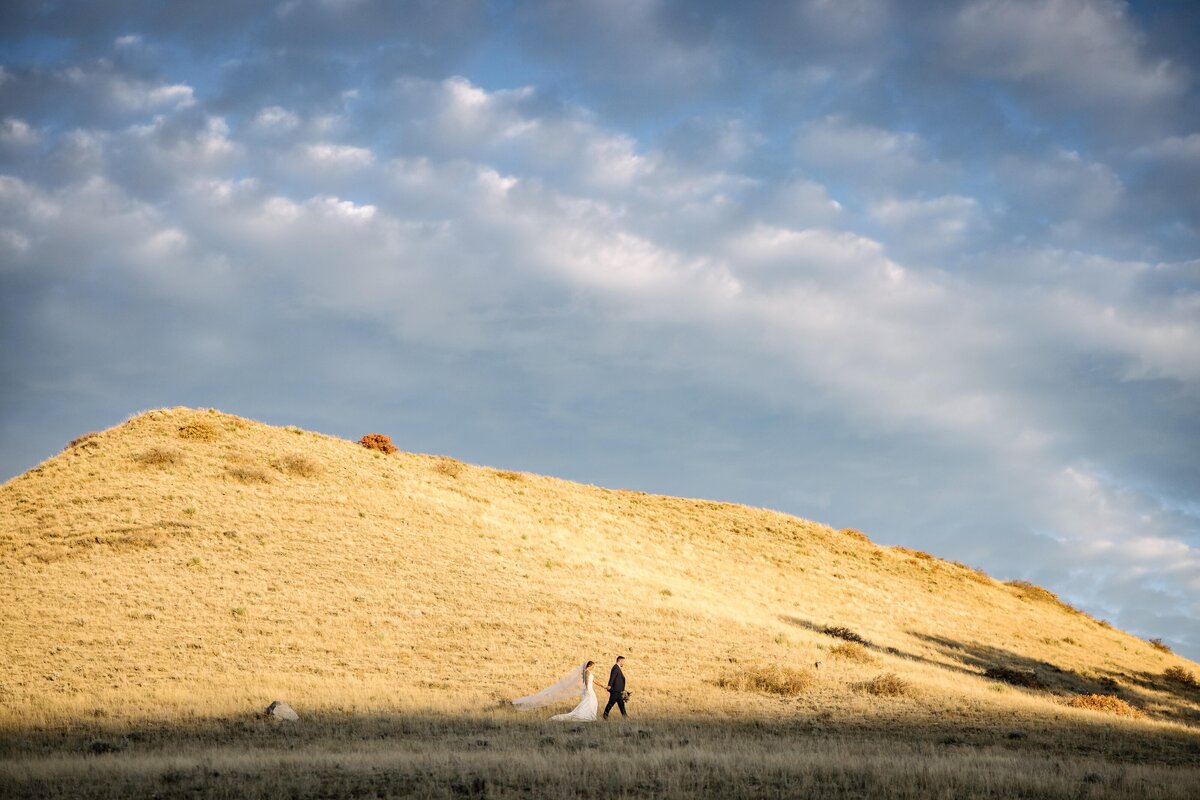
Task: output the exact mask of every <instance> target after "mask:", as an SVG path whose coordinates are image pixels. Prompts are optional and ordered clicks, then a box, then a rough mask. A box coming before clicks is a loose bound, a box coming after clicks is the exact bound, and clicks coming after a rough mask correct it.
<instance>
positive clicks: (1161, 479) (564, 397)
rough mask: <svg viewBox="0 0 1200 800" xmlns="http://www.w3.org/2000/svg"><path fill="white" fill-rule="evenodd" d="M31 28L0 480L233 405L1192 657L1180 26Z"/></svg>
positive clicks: (377, 20)
mask: <svg viewBox="0 0 1200 800" xmlns="http://www.w3.org/2000/svg"><path fill="white" fill-rule="evenodd" d="M950 12H951V13H946V9H941V10H940V11H939V12H938V13H936V14H934V13H932V12H930V11H929V10H928V7H927V6H926V4H908V3H903V2H892V3H885V2H871V1H870V0H862V2H854V3H829V2H821V1H820V0H810V2H801V3H796V4H791V5H786V6H785V5H783V4H778V5H775V4H762V5H761V6H758V5H756V6H754V7H753V9H752V10H749V11H747V12H746V13H740V12H739V13H738V14H732V13H731V12H730V11H729V10H728V7H727V5H726V4H720V3H713V4H707V3H695V2H688V3H682V2H671V1H669V0H637V1H636V2H627V3H608V2H605V3H576V4H560V3H547V4H541V3H528V4H526V3H522V4H520V5H519V7H518V8H517V9H515V10H514V9H510V8H508V7H507V6H504V5H491V4H488V3H482V2H480V3H475V2H462V3H438V4H415V3H414V4H394V3H382V2H379V3H374V2H368V1H367V0H364V1H363V2H356V3H335V2H315V1H314V2H298V1H297V2H285V3H280V4H278V5H276V6H274V7H272V8H266V9H262V8H259V7H252V6H250V5H246V4H240V3H235V4H228V5H227V7H222V6H221V4H215V5H214V4H208V5H206V6H205V7H204V8H203V9H201V8H199V7H194V6H171V5H167V6H163V5H160V4H143V3H138V2H124V3H114V4H107V5H105V6H104V7H96V6H92V5H89V4H75V3H69V2H59V3H46V4H38V5H25V6H19V7H16V8H13V9H8V10H6V11H5V12H3V13H4V14H5V17H6V18H5V19H4V20H3V24H2V25H0V30H2V31H3V34H2V36H3V41H4V42H5V46H6V49H5V51H4V52H5V54H6V55H5V56H4V61H3V63H2V65H0V335H2V339H0V341H2V342H3V349H2V350H0V381H2V383H3V385H4V386H5V391H4V392H3V395H2V396H0V454H2V456H0V459H2V460H0V466H2V467H3V470H2V471H3V473H4V475H6V476H11V475H14V474H17V473H19V472H21V471H23V470H25V469H27V468H29V467H30V466H32V465H33V464H34V463H36V462H37V461H39V460H41V459H42V458H44V457H46V456H48V455H49V454H51V453H53V452H54V451H55V450H57V448H58V447H60V446H61V445H62V443H63V442H65V441H66V440H68V439H70V438H72V437H73V436H75V435H77V434H78V433H81V432H83V431H84V430H88V429H92V428H96V427H100V426H104V425H109V424H113V423H115V422H117V421H119V420H120V419H122V418H124V417H125V416H127V415H128V414H129V413H131V412H133V411H136V410H138V409H141V408H147V407H154V406H159V405H167V404H189V405H212V406H217V407H220V408H222V409H224V410H227V411H231V412H235V413H241V414H245V415H248V416H252V417H256V418H260V419H265V420H267V421H274V422H278V423H296V424H302V425H306V426H309V427H312V428H316V429H320V430H323V431H328V432H330V433H336V434H341V435H345V436H352V437H357V436H359V435H361V434H362V433H365V432H367V431H368V430H381V431H386V432H388V433H390V434H392V435H393V437H394V438H396V439H397V440H398V441H399V442H401V443H402V444H403V445H404V446H405V447H406V448H409V449H415V450H424V451H431V452H446V453H452V454H454V455H456V456H458V457H460V458H464V459H467V460H472V461H478V462H483V463H492V464H497V465H505V466H508V467H514V468H522V469H529V470H536V471H541V472H548V473H552V474H557V475H561V476H564V477H568V478H573V479H578V480H584V481H589V482H595V483H604V484H608V485H620V486H630V487H637V488H641V489H646V490H650V491H660V492H669V493H673V494H683V495H693V496H697V495H698V496H707V497H716V498H722V499H728V500H734V501H741V502H748V503H753V504H758V505H765V506H770V507H774V508H779V509H781V510H785V511H788V512H792V513H796V514H800V515H803V516H806V517H810V518H814V519H819V520H822V521H827V522H829V523H831V524H834V525H839V526H854V527H858V528H861V529H863V530H866V531H868V532H869V533H870V534H871V535H872V536H873V538H875V539H877V540H879V541H882V542H886V543H903V544H905V545H908V546H910V547H920V548H923V549H927V550H931V551H933V552H936V553H938V554H939V555H943V556H946V557H950V558H955V559H958V560H963V561H967V562H969V563H972V564H974V565H977V566H980V567H982V568H984V569H987V570H988V571H990V572H992V573H993V574H997V575H999V576H1001V577H1022V578H1030V579H1033V580H1037V581H1040V582H1043V583H1045V584H1047V585H1048V586H1050V587H1051V588H1054V589H1055V590H1057V591H1060V592H1061V593H1063V594H1064V595H1065V596H1066V597H1067V598H1068V599H1070V600H1071V601H1073V602H1075V603H1078V604H1080V605H1082V606H1083V607H1084V608H1086V609H1088V610H1089V611H1091V612H1092V613H1094V614H1096V615H1097V616H1102V617H1106V618H1108V619H1111V620H1112V621H1113V622H1114V623H1117V624H1120V625H1122V626H1124V627H1128V628H1130V629H1132V630H1134V631H1136V632H1139V633H1142V634H1143V635H1146V636H1162V637H1164V638H1165V639H1167V640H1168V641H1170V642H1172V643H1173V644H1174V645H1175V646H1177V647H1178V648H1179V649H1180V650H1181V651H1183V652H1186V653H1188V654H1190V655H1191V656H1193V657H1196V656H1200V625H1198V624H1197V622H1196V620H1198V619H1200V600H1198V599H1197V598H1200V462H1198V460H1197V458H1196V456H1195V453H1197V452H1200V425H1198V419H1197V413H1196V409H1197V408H1200V246H1198V245H1200V232H1198V227H1197V226H1198V225H1200V203H1198V202H1197V200H1196V197H1195V195H1194V186H1195V185H1196V179H1197V178H1200V146H1197V144H1196V143H1197V142H1198V141H1200V120H1198V119H1197V116H1196V114H1197V112H1196V111H1195V110H1194V109H1197V108H1200V103H1198V102H1196V101H1197V99H1198V98H1197V91H1196V85H1195V79H1194V75H1195V74H1196V66H1197V65H1196V64H1195V63H1194V62H1193V61H1192V60H1191V59H1194V58H1195V53H1194V48H1188V47H1186V46H1185V44H1186V43H1182V44H1181V42H1180V40H1179V39H1178V37H1177V36H1176V35H1173V33H1172V32H1173V31H1177V30H1178V29H1179V27H1180V26H1181V25H1186V24H1187V23H1188V22H1189V21H1194V20H1193V19H1192V17H1191V16H1190V15H1191V14H1192V12H1191V11H1190V10H1189V9H1188V7H1187V4H1153V6H1152V7H1146V8H1143V7H1141V6H1138V5H1127V4H1123V3H1116V2H1107V1H1106V0H1025V1H1024V2H1001V1H1000V0H976V1H974V2H964V3H957V4H952V7H951V8H950Z"/></svg>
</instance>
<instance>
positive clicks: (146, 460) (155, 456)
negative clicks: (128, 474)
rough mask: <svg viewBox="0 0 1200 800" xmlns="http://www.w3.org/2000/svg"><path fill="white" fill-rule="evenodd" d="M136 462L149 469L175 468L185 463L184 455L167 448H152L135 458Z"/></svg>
mask: <svg viewBox="0 0 1200 800" xmlns="http://www.w3.org/2000/svg"><path fill="white" fill-rule="evenodd" d="M135 460H136V461H137V462H138V463H139V464H144V465H146V466H148V467H173V466H175V465H176V464H178V463H180V462H181V461H183V454H182V453H180V452H179V451H178V450H171V449H169V448H166V447H151V448H150V449H149V450H147V451H145V452H143V453H139V454H138V455H137V456H135Z"/></svg>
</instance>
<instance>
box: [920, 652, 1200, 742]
mask: <svg viewBox="0 0 1200 800" xmlns="http://www.w3.org/2000/svg"><path fill="white" fill-rule="evenodd" d="M908 635H909V636H912V637H913V638H914V639H917V640H918V641H921V642H925V643H926V644H928V645H930V646H932V647H933V648H935V649H936V650H938V651H939V652H941V653H942V654H943V655H944V656H946V657H947V658H948V659H951V660H953V661H955V662H957V663H959V664H961V665H963V667H965V668H966V669H965V671H967V672H969V673H971V674H973V675H977V676H980V677H982V676H983V672H984V671H985V670H987V669H989V668H991V667H1007V668H1008V669H1015V670H1020V671H1022V672H1027V673H1033V674H1034V675H1035V676H1037V679H1038V680H1039V681H1040V682H1041V683H1042V684H1044V686H1045V689H1042V690H1037V689H1031V690H1028V691H1035V692H1036V691H1044V692H1049V693H1051V694H1056V695H1061V696H1064V697H1065V696H1071V695H1078V694H1106V695H1115V696H1117V697H1120V698H1121V699H1122V700H1125V701H1126V702H1128V703H1130V704H1132V705H1134V706H1137V707H1138V708H1141V709H1142V710H1144V711H1146V712H1147V713H1149V714H1151V715H1152V716H1154V717H1158V718H1165V719H1170V720H1173V721H1175V722H1182V723H1184V724H1186V725H1200V709H1198V708H1197V707H1196V706H1195V705H1194V704H1193V703H1191V702H1189V698H1188V696H1187V693H1186V692H1179V691H1175V692H1172V691H1171V690H1170V687H1168V686H1165V685H1164V681H1163V678H1162V676H1156V675H1153V674H1150V673H1146V672H1138V673H1133V674H1130V673H1122V672H1117V671H1114V670H1097V671H1096V672H1094V673H1092V674H1088V675H1081V674H1080V673H1078V672H1075V671H1074V670H1069V669H1063V668H1062V667H1059V666H1058V665H1057V664H1053V663H1051V662H1049V661H1044V660H1042V659H1038V658H1032V657H1030V656H1026V655H1022V654H1021V653H1017V652H1014V651H1012V650H1008V649H1005V648H1002V647H994V646H991V645H984V644H979V643H974V642H973V643H970V644H968V643H966V642H960V641H957V640H954V639H950V638H947V637H942V636H931V635H929V634H925V633H920V632H918V631H911V630H910V631H908ZM929 663H934V664H939V665H940V662H936V661H930V662H929ZM1152 692H1154V693H1152ZM1159 692H1162V693H1164V694H1157V693H1159Z"/></svg>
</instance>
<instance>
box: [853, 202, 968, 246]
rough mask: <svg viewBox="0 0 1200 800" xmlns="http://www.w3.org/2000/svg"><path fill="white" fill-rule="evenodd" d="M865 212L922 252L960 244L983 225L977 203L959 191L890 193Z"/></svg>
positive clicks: (897, 237) (904, 241)
mask: <svg viewBox="0 0 1200 800" xmlns="http://www.w3.org/2000/svg"><path fill="white" fill-rule="evenodd" d="M868 213H869V214H870V215H871V216H872V217H873V218H874V219H875V220H876V221H877V222H879V223H880V224H881V225H883V226H884V227H885V228H887V229H889V230H890V231H891V233H892V235H893V237H895V238H896V239H898V240H899V241H901V242H903V243H905V244H906V245H908V246H910V247H914V248H915V249H916V251H917V252H922V253H936V252H939V251H943V250H947V249H951V248H956V247H959V246H961V245H962V244H963V243H964V242H965V241H966V240H967V238H968V236H970V235H971V234H973V233H975V232H976V230H977V229H978V228H979V227H980V226H981V225H983V220H982V215H981V212H980V209H979V203H978V202H977V201H976V200H975V198H973V197H964V196H962V195H942V196H940V197H930V198H911V199H901V198H896V197H889V198H887V199H886V200H882V201H880V202H876V203H873V204H872V205H871V206H870V208H869V209H868Z"/></svg>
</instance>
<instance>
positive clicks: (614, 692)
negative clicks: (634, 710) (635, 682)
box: [604, 664, 629, 719]
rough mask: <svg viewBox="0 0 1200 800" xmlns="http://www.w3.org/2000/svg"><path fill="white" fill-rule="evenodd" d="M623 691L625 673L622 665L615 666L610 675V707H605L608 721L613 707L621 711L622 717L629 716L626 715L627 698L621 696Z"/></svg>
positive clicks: (605, 715)
mask: <svg viewBox="0 0 1200 800" xmlns="http://www.w3.org/2000/svg"><path fill="white" fill-rule="evenodd" d="M623 691H625V673H624V672H622V671H621V665H620V664H613V668H612V671H610V672H609V673H608V705H606V706H605V707H604V718H605V719H608V712H610V711H612V707H613V706H616V707H617V708H619V709H621V716H622V717H628V716H629V715H628V714H626V713H625V698H624V697H622V696H621V692H623Z"/></svg>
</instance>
